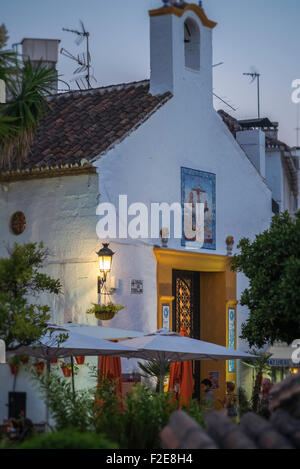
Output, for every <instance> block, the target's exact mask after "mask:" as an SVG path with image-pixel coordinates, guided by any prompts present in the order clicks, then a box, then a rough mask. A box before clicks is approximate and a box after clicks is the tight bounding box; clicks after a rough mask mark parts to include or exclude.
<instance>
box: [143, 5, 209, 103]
mask: <svg viewBox="0 0 300 469" xmlns="http://www.w3.org/2000/svg"><path fill="white" fill-rule="evenodd" d="M163 3H164V6H162V7H161V8H158V9H156V10H150V11H149V16H150V65H151V79H150V92H151V93H152V94H159V93H165V92H166V91H171V93H173V95H174V96H175V97H176V95H177V94H178V93H182V92H184V90H188V89H190V90H191V91H192V89H194V92H195V93H196V95H197V96H200V95H201V96H202V98H201V99H204V97H206V99H210V102H211V103H212V30H213V28H214V27H215V26H216V23H215V22H213V21H211V20H209V19H208V18H207V16H206V14H205V12H204V10H203V8H202V6H201V5H202V2H199V3H200V4H201V5H200V4H199V5H197V4H194V3H186V2H175V1H167V0H164V1H163Z"/></svg>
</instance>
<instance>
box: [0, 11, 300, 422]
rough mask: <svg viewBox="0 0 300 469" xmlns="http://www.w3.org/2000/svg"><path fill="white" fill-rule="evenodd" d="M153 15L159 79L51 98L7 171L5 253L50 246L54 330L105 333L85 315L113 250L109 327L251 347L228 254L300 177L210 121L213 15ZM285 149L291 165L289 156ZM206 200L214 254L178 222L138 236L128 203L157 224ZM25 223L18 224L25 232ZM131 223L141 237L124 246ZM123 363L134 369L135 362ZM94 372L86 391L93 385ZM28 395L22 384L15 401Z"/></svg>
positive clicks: (216, 118)
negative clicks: (104, 231) (101, 261)
mask: <svg viewBox="0 0 300 469" xmlns="http://www.w3.org/2000/svg"><path fill="white" fill-rule="evenodd" d="M149 16H150V44H151V53H150V61H151V77H150V80H145V81H142V82H137V83H127V84H119V85H113V86H109V87H104V88H98V89H93V90H86V91H72V92H68V93H64V94H57V95H55V96H53V97H52V98H51V99H50V105H51V108H50V110H49V111H48V113H47V115H46V116H45V118H44V119H43V120H42V122H41V124H40V126H39V129H38V131H37V135H36V137H35V140H34V143H33V146H32V149H31V152H30V153H29V155H28V157H27V159H26V161H24V162H23V164H22V167H21V168H18V167H17V165H16V164H14V162H13V163H12V165H11V167H9V168H3V170H2V171H1V174H0V184H1V197H0V217H1V221H2V223H1V226H0V231H1V240H2V243H1V246H0V255H1V256H5V255H7V250H6V245H7V244H8V243H10V244H12V243H13V242H15V241H17V242H18V243H25V242H28V241H43V242H44V243H45V245H46V246H47V247H49V249H50V251H51V257H50V258H49V263H48V265H47V266H46V270H47V272H48V273H49V274H51V275H52V276H54V277H58V278H60V279H61V282H62V285H63V293H62V295H60V296H59V297H58V298H56V299H54V300H53V299H51V298H48V297H47V296H45V297H44V298H42V301H45V302H47V303H48V304H49V305H50V306H51V311H52V315H53V321H55V322H57V323H64V322H67V321H73V322H87V323H90V324H97V321H96V319H94V318H91V317H90V316H87V315H86V310H87V308H88V307H89V306H90V304H91V303H93V302H97V284H98V276H99V268H98V258H97V254H96V252H97V251H98V250H99V248H100V247H101V243H102V242H103V243H104V242H105V241H109V242H110V248H111V249H112V250H113V251H114V252H115V255H114V258H113V263H112V271H111V272H110V274H109V275H108V286H109V288H111V299H112V301H113V302H114V303H116V304H120V305H126V309H124V310H122V311H120V312H119V313H118V314H117V315H116V316H115V317H114V319H112V320H111V321H109V322H105V323H103V324H102V325H109V326H112V327H120V328H125V329H126V328H127V329H135V330H141V331H145V332H148V331H153V330H156V329H158V328H160V327H162V326H164V327H169V328H170V329H173V330H177V331H179V330H180V328H181V326H183V325H184V326H185V327H186V328H187V331H188V333H189V335H190V336H191V337H195V338H201V339H202V340H205V341H209V342H214V343H217V344H220V345H224V346H226V345H227V346H230V347H237V348H240V349H247V345H246V344H244V343H242V342H241V340H240V339H239V335H240V334H239V332H240V328H241V324H242V322H244V321H245V320H246V319H247V316H248V311H247V310H246V309H245V308H243V307H241V306H240V305H239V304H238V301H239V298H240V295H241V292H242V291H243V290H244V288H245V287H246V286H247V279H246V278H245V277H244V276H242V275H236V274H235V273H233V272H231V270H230V266H229V256H228V254H230V252H231V248H232V247H233V252H235V247H236V245H237V243H238V241H239V240H240V239H241V238H242V237H245V236H246V237H249V238H251V239H254V237H255V235H256V234H258V233H259V232H261V231H263V230H265V229H267V228H268V226H269V224H270V221H271V217H272V215H273V212H272V199H273V200H274V202H275V203H276V204H279V205H280V204H282V203H283V198H282V196H281V194H283V193H285V191H286V190H287V189H286V188H285V187H286V186H284V184H286V182H284V181H285V178H286V180H288V181H290V179H289V178H290V177H291V175H292V174H293V175H294V173H293V171H294V168H293V167H292V166H291V167H290V166H289V163H288V162H286V163H287V164H286V166H284V167H283V166H282V168H283V169H282V168H281V169H282V173H280V174H277V173H276V178H278V179H276V181H275V176H274V178H273V174H274V173H275V172H276V168H275V166H274V170H273V169H270V168H269V165H268V164H267V163H266V160H267V158H268V150H267V155H266V152H265V142H264V137H265V133H263V132H262V131H261V129H257V127H256V126H254V125H253V126H250V127H248V128H245V126H244V127H243V126H242V124H241V123H238V122H237V121H235V120H234V119H232V118H230V116H228V115H227V114H226V113H224V114H223V115H219V114H218V113H217V112H216V111H215V110H214V108H213V88H212V32H213V29H214V27H215V26H216V23H214V22H213V21H211V20H209V19H208V18H207V16H206V14H205V12H204V10H203V9H202V8H201V7H200V6H198V5H195V4H188V3H185V2H178V3H177V2H170V5H169V6H167V7H162V8H158V9H156V10H152V11H150V12H149ZM226 119H227V121H230V123H231V124H230V125H233V127H236V133H237V135H234V136H233V135H232V133H233V132H235V130H232V129H231V128H228V126H229V127H230V125H229V124H228V122H227V121H226ZM224 120H225V123H224ZM225 124H227V125H225ZM235 137H236V138H235ZM268 138H269V137H267V136H266V140H267V139H268ZM252 143H253V145H252ZM279 147H280V148H281V145H279ZM279 147H278V152H277V153H278V154H279V155H280V156H279V160H280V161H282V159H280V158H281V157H282V158H285V152H286V150H282V149H279ZM276 149H277V148H276ZM282 152H283V153H282ZM275 153H276V152H275V151H274V150H273V151H272V155H271V156H270V158H273V154H274V161H275V160H276V161H277V159H278V158H277V156H275ZM277 153H276V155H277ZM287 153H288V152H287ZM291 155H292V156H291V161H292V162H293V164H295V162H296V160H295V159H294V152H292V153H291ZM272 161H273V160H272ZM284 161H285V160H284ZM274 165H275V163H274ZM272 168H273V166H272ZM269 171H270V173H269ZM268 174H270V179H268ZM279 180H280V184H282V188H280V189H278V187H277V186H276V184H279V182H278V181H279ZM292 180H293V181H294V176H293V177H292ZM270 181H273V182H274V186H272V184H271V182H270ZM293 184H295V182H293ZM275 186H276V189H275ZM295 188H296V186H295V185H293V186H292V189H291V190H292V193H293V195H295ZM276 191H278V192H276ZM120 195H126V196H127V204H128V206H131V209H130V210H131V212H130V213H129V214H128V217H127V216H125V217H124V215H123V212H122V213H120V212H119V196H120ZM199 201H200V202H201V203H203V204H204V207H205V209H204V227H205V230H204V244H199V243H198V242H197V241H196V240H195V236H194V235H185V236H183V237H182V238H181V239H178V238H175V237H174V233H173V231H172V229H173V228H172V227H173V225H172V224H171V227H170V239H166V240H163V241H162V239H161V238H160V236H159V235H157V238H153V237H150V235H149V234H147V233H145V232H140V236H138V234H139V233H138V232H139V230H140V229H141V227H140V226H139V222H138V217H139V215H140V214H139V207H140V205H139V206H134V205H133V206H132V204H136V203H139V204H141V203H142V204H144V206H145V207H146V208H147V209H148V211H149V213H150V208H151V204H155V203H157V204H160V203H167V204H170V205H171V204H174V203H178V204H183V203H185V202H189V203H191V204H192V207H193V206H194V205H195V203H196V202H199ZM99 203H110V204H114V206H115V207H116V213H117V221H118V226H117V233H116V235H115V236H113V237H111V238H110V239H109V240H106V239H99V238H98V237H97V233H96V226H97V223H98V222H99V219H100V216H99V214H98V215H97V214H96V209H97V207H98V204H99ZM290 203H291V204H292V203H293V200H292V198H291V200H290ZM274 207H275V204H274V203H273V210H274ZM276 207H277V205H276ZM280 207H281V205H280ZM126 218H128V220H127V219H126ZM16 219H17V220H19V224H18V226H19V225H22V230H21V232H20V234H18V235H16V233H15V232H14V224H13V223H12V221H13V220H16ZM25 220H26V226H25ZM128 221H129V222H130V223H131V225H130V226H129V227H130V230H131V232H132V233H135V235H136V236H131V237H129V236H128V233H127V228H128V227H127V222H128ZM149 221H150V218H149ZM182 223H183V224H185V223H186V220H185V219H184V218H183V220H182ZM165 228H166V226H165V225H164V224H163V222H162V223H161V224H160V226H159V229H162V230H163V233H166V231H164V229H165ZM124 232H125V236H124ZM233 239H234V241H235V245H234V246H233ZM112 287H113V288H112ZM39 300H41V299H39ZM101 300H102V301H105V298H103V297H102V298H101ZM123 365H124V370H126V371H129V368H128V364H127V361H124V363H123ZM0 373H1V375H0V379H1V383H4V385H1V392H0V420H1V419H2V418H4V417H6V415H3V409H4V404H5V403H6V402H7V395H8V391H11V390H12V383H13V378H12V377H11V376H10V373H9V369H8V367H2V368H1V369H0ZM84 373H85V372H84V371H80V375H79V376H78V377H77V378H76V380H77V381H78V383H80V381H82V382H83V383H85V382H86V378H87V375H86V374H84ZM195 377H196V390H197V391H198V390H199V383H200V380H201V379H203V378H204V377H211V378H212V379H214V380H215V382H216V384H217V386H218V389H217V390H216V397H221V396H222V395H223V394H224V392H225V382H226V380H230V381H234V382H236V384H239V382H240V379H241V371H240V364H239V363H235V362H213V361H211V362H203V363H201V366H200V367H198V368H197V367H196V369H195ZM30 386H31V385H30V384H28V382H27V380H26V378H25V375H24V374H21V375H20V377H18V379H17V387H16V389H15V390H18V391H26V390H28V389H31V388H30ZM41 406H42V404H41V402H40V401H39V400H37V399H35V394H34V393H32V392H31V393H30V395H28V412H27V414H28V416H29V417H30V418H32V419H33V420H35V421H36V420H37V419H40V416H41V409H42V407H41Z"/></svg>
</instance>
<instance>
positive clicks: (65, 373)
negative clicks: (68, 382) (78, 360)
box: [61, 366, 72, 378]
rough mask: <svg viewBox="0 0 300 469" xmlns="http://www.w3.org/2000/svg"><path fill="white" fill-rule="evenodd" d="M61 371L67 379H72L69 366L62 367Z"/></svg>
mask: <svg viewBox="0 0 300 469" xmlns="http://www.w3.org/2000/svg"><path fill="white" fill-rule="evenodd" d="M61 369H62V372H63V374H64V377H65V378H70V377H71V374H72V371H71V368H69V367H68V366H62V367H61Z"/></svg>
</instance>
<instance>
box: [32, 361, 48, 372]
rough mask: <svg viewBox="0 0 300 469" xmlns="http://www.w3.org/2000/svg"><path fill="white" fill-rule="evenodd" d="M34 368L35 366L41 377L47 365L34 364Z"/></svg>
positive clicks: (42, 363) (41, 363)
mask: <svg viewBox="0 0 300 469" xmlns="http://www.w3.org/2000/svg"><path fill="white" fill-rule="evenodd" d="M34 366H35V369H36V372H37V374H38V375H41V374H42V373H43V371H44V368H45V363H44V362H38V363H34Z"/></svg>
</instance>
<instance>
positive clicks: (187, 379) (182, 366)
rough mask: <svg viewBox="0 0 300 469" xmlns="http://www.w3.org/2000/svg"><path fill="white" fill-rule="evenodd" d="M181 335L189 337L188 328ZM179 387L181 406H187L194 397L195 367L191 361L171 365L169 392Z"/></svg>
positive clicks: (182, 330)
mask: <svg viewBox="0 0 300 469" xmlns="http://www.w3.org/2000/svg"><path fill="white" fill-rule="evenodd" d="M180 335H182V336H183V337H188V335H187V332H186V328H185V327H184V326H183V327H182V328H181V331H180ZM177 387H178V396H179V401H180V404H182V403H184V404H187V403H188V402H189V401H190V399H192V397H193V390H194V378H193V366H192V362H191V361H184V362H175V363H171V367H170V379H169V391H170V390H175V391H176V388H177Z"/></svg>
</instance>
